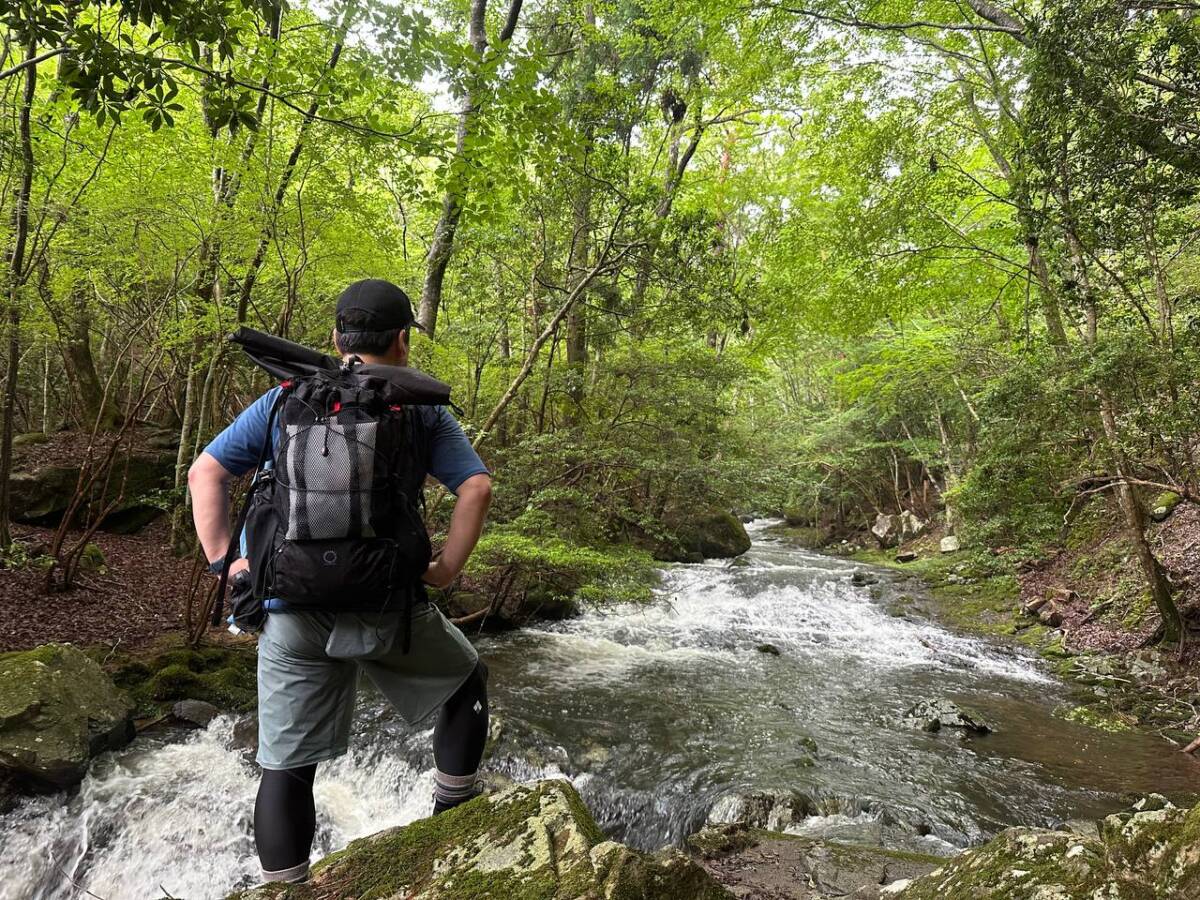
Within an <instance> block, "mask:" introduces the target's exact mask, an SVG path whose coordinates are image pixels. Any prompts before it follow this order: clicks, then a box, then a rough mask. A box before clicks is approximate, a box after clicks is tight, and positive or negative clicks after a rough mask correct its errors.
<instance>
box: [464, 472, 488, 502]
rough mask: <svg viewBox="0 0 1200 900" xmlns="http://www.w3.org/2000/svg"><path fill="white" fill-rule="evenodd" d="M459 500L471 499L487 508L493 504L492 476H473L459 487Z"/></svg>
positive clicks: (483, 474) (482, 474) (481, 474)
mask: <svg viewBox="0 0 1200 900" xmlns="http://www.w3.org/2000/svg"><path fill="white" fill-rule="evenodd" d="M458 499H459V500H466V499H470V500H472V501H474V502H476V503H479V504H481V505H482V506H484V507H485V508H486V507H487V506H490V505H491V502H492V478H491V476H490V475H487V474H486V473H483V472H480V473H479V474H478V475H472V476H471V477H470V478H468V479H467V480H466V481H464V482H463V483H462V484H460V485H459V486H458Z"/></svg>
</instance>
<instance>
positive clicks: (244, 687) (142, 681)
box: [113, 647, 258, 716]
mask: <svg viewBox="0 0 1200 900" xmlns="http://www.w3.org/2000/svg"><path fill="white" fill-rule="evenodd" d="M257 671H258V658H257V656H256V654H255V653H254V650H253V648H248V647H204V648H201V649H198V650H191V649H186V648H181V649H178V650H169V651H167V652H165V653H160V654H158V655H157V656H153V657H151V658H149V659H133V660H130V661H128V662H126V663H125V664H124V665H122V666H120V667H119V668H118V669H117V671H116V673H115V674H114V676H113V680H114V681H115V682H116V683H117V685H118V686H119V687H121V688H123V689H124V690H126V691H128V692H129V695H130V696H131V697H132V698H133V700H134V702H135V703H136V705H137V711H138V713H139V714H140V715H145V716H156V715H160V714H161V713H163V712H165V711H166V710H168V709H170V708H171V706H172V705H173V704H174V703H175V702H176V701H179V700H203V701H205V702H206V703H211V704H213V705H214V706H216V707H217V708H219V709H223V710H232V711H235V712H249V711H250V710H252V709H254V707H255V705H256V702H257V698H258V680H257V677H258V676H257Z"/></svg>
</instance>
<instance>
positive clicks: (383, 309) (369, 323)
mask: <svg viewBox="0 0 1200 900" xmlns="http://www.w3.org/2000/svg"><path fill="white" fill-rule="evenodd" d="M351 310H353V311H354V312H355V313H357V314H358V315H356V316H355V317H354V318H355V322H354V325H353V326H350V327H347V326H346V325H345V323H344V321H343V319H342V316H343V315H344V314H345V313H347V312H350V311H351ZM336 321H337V330H338V332H339V333H341V334H349V333H351V332H355V331H391V330H392V329H395V328H409V327H415V328H421V326H420V325H418V324H417V321H416V319H415V317H414V316H413V310H412V301H411V300H409V299H408V294H406V293H404V291H402V290H401V289H400V288H398V287H397V286H396V285H394V284H392V283H391V282H390V281H384V280H383V279H382V278H364V279H362V280H361V281H356V282H354V283H353V284H352V285H350V286H349V287H348V288H346V289H345V290H344V291H342V293H341V294H340V295H339V296H338V299H337V320H336ZM422 330H424V329H422Z"/></svg>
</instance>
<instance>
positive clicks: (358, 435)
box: [279, 419, 378, 541]
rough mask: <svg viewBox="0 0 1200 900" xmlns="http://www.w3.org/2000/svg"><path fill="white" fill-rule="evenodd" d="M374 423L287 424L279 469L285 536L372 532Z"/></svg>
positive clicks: (309, 537)
mask: <svg viewBox="0 0 1200 900" xmlns="http://www.w3.org/2000/svg"><path fill="white" fill-rule="evenodd" d="M377 424H378V423H376V422H335V421H331V420H328V419H324V420H321V421H319V422H316V423H315V424H312V425H288V426H287V438H286V440H285V442H284V446H283V448H282V456H283V460H282V463H283V465H282V466H280V467H279V468H280V469H281V470H282V473H283V477H284V479H285V480H284V481H281V482H280V483H281V484H284V485H285V486H286V488H287V493H288V519H287V523H288V527H287V534H286V535H285V536H284V537H285V538H286V539H287V540H289V541H299V540H313V539H323V540H328V539H331V538H355V537H374V536H375V531H374V528H373V527H372V525H371V497H372V488H373V482H374V477H375V436H376V426H377Z"/></svg>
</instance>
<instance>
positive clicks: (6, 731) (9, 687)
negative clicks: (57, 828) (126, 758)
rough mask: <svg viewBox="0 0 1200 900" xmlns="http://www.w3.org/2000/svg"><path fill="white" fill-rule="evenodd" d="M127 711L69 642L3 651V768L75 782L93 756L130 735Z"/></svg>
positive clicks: (26, 777)
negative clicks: (12, 651) (11, 651)
mask: <svg viewBox="0 0 1200 900" xmlns="http://www.w3.org/2000/svg"><path fill="white" fill-rule="evenodd" d="M132 714H133V704H132V703H130V701H129V698H128V697H126V696H125V694H124V693H122V692H121V691H120V690H119V689H118V688H117V687H116V685H114V684H113V682H112V681H111V680H110V679H109V678H108V676H107V675H105V674H104V672H103V671H102V670H101V668H100V666H99V665H97V664H96V662H95V661H93V660H92V659H89V658H88V657H87V656H86V655H85V654H84V653H83V652H82V651H80V650H77V649H76V648H75V647H72V646H71V645H70V644H45V645H43V646H41V647H37V648H36V649H33V650H26V651H22V652H18V653H4V654H0V773H6V774H8V775H11V776H13V777H15V778H17V779H19V780H23V781H28V782H32V783H33V784H34V785H35V786H39V787H41V786H52V787H64V786H68V785H71V784H74V783H76V782H78V781H79V780H80V779H82V778H83V776H84V773H85V772H86V771H87V765H88V760H90V759H91V758H92V757H93V756H95V755H96V754H98V753H103V752H104V751H105V750H115V749H117V748H120V747H123V746H125V744H127V743H129V741H130V740H132V739H133V734H134V729H133V719H132Z"/></svg>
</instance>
